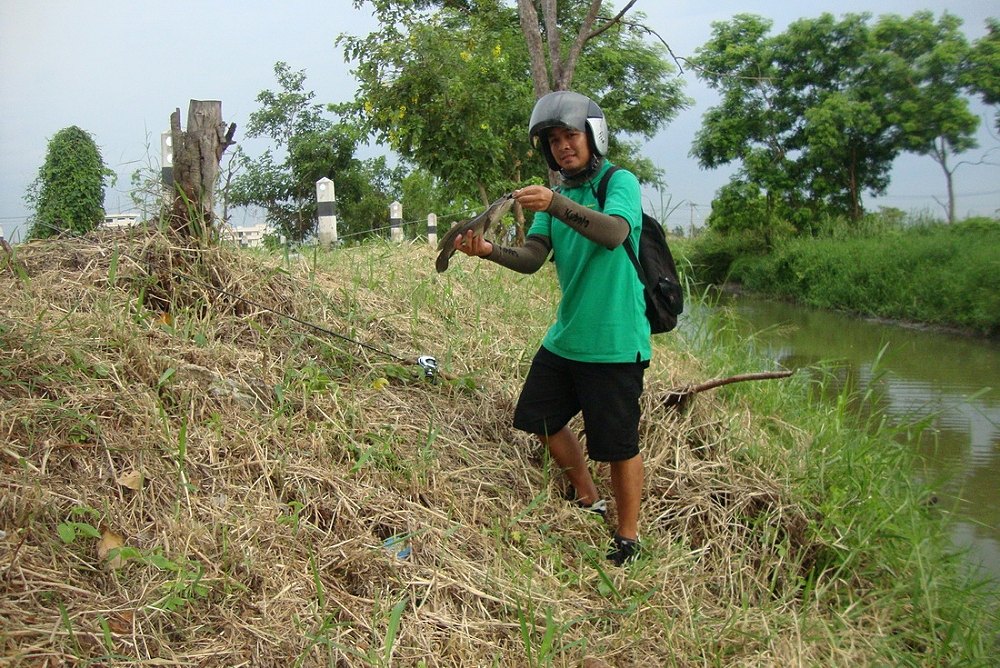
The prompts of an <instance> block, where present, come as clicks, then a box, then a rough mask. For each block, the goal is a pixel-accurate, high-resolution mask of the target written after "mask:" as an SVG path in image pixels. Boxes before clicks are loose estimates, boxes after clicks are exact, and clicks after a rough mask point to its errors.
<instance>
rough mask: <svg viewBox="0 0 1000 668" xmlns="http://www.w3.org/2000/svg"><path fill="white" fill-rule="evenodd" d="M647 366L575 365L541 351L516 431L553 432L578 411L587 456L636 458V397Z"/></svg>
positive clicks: (606, 459)
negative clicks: (582, 425)
mask: <svg viewBox="0 0 1000 668" xmlns="http://www.w3.org/2000/svg"><path fill="white" fill-rule="evenodd" d="M647 366H649V362H625V363H603V362H601V363H598V362H575V361H573V360H568V359H566V358H564V357H560V356H559V355H555V354H553V353H551V352H549V351H548V350H546V349H545V348H539V349H538V352H537V353H536V354H535V359H534V360H532V362H531V369H530V370H529V371H528V377H527V379H525V381H524V387H523V388H522V389H521V397H520V398H519V399H518V401H517V408H516V409H515V410H514V427H515V428H516V429H520V430H521V431H526V432H528V433H531V434H539V435H542V436H544V435H546V434H554V433H556V432H557V431H559V430H560V429H562V428H563V427H565V426H566V424H568V423H569V421H570V420H571V419H572V418H573V416H575V415H576V414H577V413H579V412H580V411H583V424H584V429H586V432H587V453H588V454H589V455H590V458H591V459H593V460H596V461H599V462H616V461H623V460H626V459H631V458H632V457H635V456H636V455H638V454H639V414H640V408H639V397H640V396H642V379H643V375H644V374H645V371H646V367H647Z"/></svg>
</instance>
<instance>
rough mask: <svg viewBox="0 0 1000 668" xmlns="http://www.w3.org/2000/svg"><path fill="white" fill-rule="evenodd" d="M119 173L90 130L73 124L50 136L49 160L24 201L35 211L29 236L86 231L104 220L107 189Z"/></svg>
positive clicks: (30, 187) (36, 236)
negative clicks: (110, 166)
mask: <svg viewBox="0 0 1000 668" xmlns="http://www.w3.org/2000/svg"><path fill="white" fill-rule="evenodd" d="M114 177H115V174H114V172H112V171H111V170H110V169H108V168H107V167H105V166H104V160H103V159H102V158H101V152H100V150H99V149H98V148H97V144H95V143H94V140H93V138H92V137H91V136H90V134H89V133H88V132H86V131H84V130H81V129H80V128H78V127H77V126H75V125H73V126H70V127H68V128H63V129H62V130H60V131H59V132H57V133H56V134H55V135H54V136H53V137H52V139H50V140H49V144H48V149H47V151H46V154H45V163H44V164H43V165H42V166H41V168H40V169H39V170H38V176H37V177H36V178H35V180H34V181H33V182H32V184H31V185H30V186H29V187H28V192H27V193H26V194H25V196H24V201H25V202H26V203H27V204H28V206H29V207H31V208H32V209H33V211H34V215H33V216H32V220H31V230H30V232H29V234H28V236H29V238H46V237H51V236H54V235H57V234H59V233H60V232H63V231H67V232H72V233H74V234H85V233H87V232H89V231H90V230H92V229H94V228H95V227H97V226H98V225H99V224H100V223H101V222H102V221H103V220H104V189H105V186H106V185H107V184H108V181H109V180H110V182H111V184H112V185H113V184H114Z"/></svg>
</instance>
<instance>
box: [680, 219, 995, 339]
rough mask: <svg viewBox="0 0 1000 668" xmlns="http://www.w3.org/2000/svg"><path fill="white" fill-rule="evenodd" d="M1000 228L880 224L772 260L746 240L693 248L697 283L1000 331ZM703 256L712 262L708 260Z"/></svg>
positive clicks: (801, 244)
mask: <svg viewBox="0 0 1000 668" xmlns="http://www.w3.org/2000/svg"><path fill="white" fill-rule="evenodd" d="M998 249H1000V221H996V220H993V219H989V218H975V219H970V220H968V221H965V222H963V223H960V224H957V225H951V226H949V225H944V224H929V225H928V224H925V225H918V226H914V227H909V228H898V227H886V228H884V229H881V230H880V229H879V228H878V225H871V226H868V227H867V228H866V233H863V234H862V233H859V234H858V235H857V236H855V237H853V238H851V237H842V236H839V235H838V236H837V237H833V236H831V237H826V238H822V239H802V238H798V239H794V240H786V241H784V242H781V243H780V244H779V245H778V246H777V247H776V248H774V249H773V250H772V251H771V252H770V253H760V252H754V250H753V249H752V247H751V245H750V244H747V243H746V242H745V240H741V239H728V240H727V239H706V240H705V241H704V242H702V241H700V240H699V242H698V243H697V244H696V245H695V247H694V248H692V249H691V257H692V258H694V259H692V264H693V265H695V266H696V267H698V268H701V267H702V266H703V265H706V264H708V261H711V262H714V264H708V266H709V267H710V271H706V272H704V273H702V272H698V271H696V272H695V277H696V278H697V279H698V280H699V281H709V282H718V278H719V277H720V276H722V277H724V278H728V280H732V281H736V282H738V283H741V284H742V285H743V286H744V287H745V288H747V289H749V290H752V291H754V292H758V293H761V294H767V295H773V296H776V297H782V298H791V299H795V300H796V301H800V302H802V303H806V304H809V305H811V306H817V307H820V308H831V309H840V310H847V311H853V312H857V313H863V314H866V315H874V316H880V317H887V318H894V319H900V320H910V321H917V322H924V323H929V324H936V325H950V326H957V327H961V328H965V329H970V330H973V331H976V332H979V333H981V334H985V335H995V334H997V333H1000V252H998ZM706 258H707V260H706Z"/></svg>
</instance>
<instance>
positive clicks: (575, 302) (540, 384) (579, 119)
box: [455, 91, 651, 565]
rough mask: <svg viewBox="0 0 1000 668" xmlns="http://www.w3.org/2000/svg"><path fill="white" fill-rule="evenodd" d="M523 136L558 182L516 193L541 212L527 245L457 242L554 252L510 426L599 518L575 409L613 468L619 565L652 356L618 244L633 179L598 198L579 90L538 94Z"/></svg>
mask: <svg viewBox="0 0 1000 668" xmlns="http://www.w3.org/2000/svg"><path fill="white" fill-rule="evenodd" d="M528 134H529V138H530V139H531V142H532V143H533V144H534V146H535V147H536V148H538V149H539V150H540V151H541V153H542V154H543V156H544V157H545V159H546V162H547V163H548V165H549V167H550V168H551V169H553V170H554V171H558V172H559V174H560V176H561V179H562V185H561V187H560V188H559V189H558V191H553V190H551V189H549V188H547V187H545V186H527V187H525V188H521V189H520V190H516V191H514V197H515V198H516V199H517V201H518V202H519V203H520V204H521V206H522V207H524V208H525V209H528V210H529V211H534V212H536V214H535V217H534V221H533V223H532V225H531V228H530V229H529V230H528V234H527V237H526V240H525V243H524V245H523V246H521V247H520V248H507V247H502V246H500V245H498V244H494V243H492V242H490V241H488V240H486V239H483V238H482V236H477V235H475V233H474V232H472V231H470V232H468V233H467V234H466V235H465V236H464V237H459V238H457V239H456V240H455V247H456V249H458V250H460V251H462V252H464V253H466V254H467V255H473V256H478V257H484V258H486V259H489V260H492V261H493V262H496V263H497V264H500V265H502V266H504V267H507V268H509V269H513V270H515V271H519V272H522V273H532V272H535V271H537V270H538V269H539V268H540V267H541V266H542V265H543V264H544V263H545V260H546V258H547V257H548V255H549V252H550V251H551V252H552V253H553V260H554V262H555V266H556V273H557V275H558V278H559V286H560V288H561V290H562V298H561V299H560V302H559V309H558V312H557V316H556V322H555V323H554V324H553V325H552V327H551V328H550V329H549V330H548V332H547V333H546V335H545V337H544V339H543V341H542V345H541V348H540V349H539V350H538V353H537V354H536V355H535V358H534V360H533V361H532V364H531V369H530V371H529V372H528V377H527V379H526V380H525V384H524V387H523V389H522V391H521V396H520V398H519V400H518V404H517V408H516V410H515V412H514V426H515V427H516V428H518V429H520V430H523V431H527V432H529V433H532V434H535V435H536V436H537V437H538V439H539V440H540V441H541V442H542V443H544V444H545V445H546V447H547V448H548V450H549V453H550V454H551V456H552V458H553V460H555V462H556V463H557V464H558V465H559V466H560V467H561V468H562V469H563V470H564V471H565V472H566V475H567V477H568V478H569V481H570V483H571V484H572V486H573V492H574V493H575V498H576V500H577V503H578V504H579V505H580V506H581V507H582V508H585V509H587V510H591V511H592V512H597V513H600V514H601V515H603V514H604V512H605V510H606V503H605V502H604V501H603V500H602V499H601V498H600V494H599V492H598V490H597V487H596V485H595V484H594V480H593V477H592V476H591V474H590V470H589V468H588V466H587V462H586V459H585V456H584V452H583V448H582V447H581V444H580V442H579V440H578V439H577V437H576V435H575V434H574V433H573V432H572V431H571V430H570V429H569V427H568V426H567V424H568V423H569V421H570V419H571V418H572V417H573V416H575V415H576V414H577V413H580V412H581V411H582V413H583V421H584V427H585V430H586V434H587V452H588V454H589V456H590V458H591V459H594V460H596V461H601V462H608V463H609V464H610V466H611V482H612V487H613V490H612V491H613V494H614V499H615V503H616V505H617V509H618V526H617V530H616V531H615V533H614V536H613V539H612V547H611V550H610V551H609V552H608V555H607V556H608V559H610V560H611V561H612V562H614V563H615V564H618V565H621V564H623V563H625V562H627V561H630V560H631V559H633V558H634V557H635V556H636V555H637V554H638V551H639V527H638V524H639V505H640V500H641V497H642V485H643V463H642V455H641V454H640V453H639V415H640V409H639V397H640V396H641V394H642V385H643V375H644V372H645V369H646V367H647V366H648V365H649V358H650V355H651V346H650V341H649V337H650V329H649V322H648V321H647V320H646V316H645V301H644V297H643V292H642V284H641V283H640V281H639V278H638V275H637V274H636V270H635V267H634V266H633V264H632V263H631V261H630V260H629V257H628V254H627V253H626V251H625V248H624V247H623V246H622V244H623V242H625V240H626V239H631V243H632V245H633V248H638V247H639V234H640V231H641V228H642V201H641V196H640V192H639V181H638V179H636V177H635V175H633V174H632V173H631V172H628V171H626V170H623V169H619V170H618V171H617V172H616V173H615V174H614V176H613V177H612V178H611V180H610V182H609V183H608V189H607V196H606V199H605V203H604V208H603V210H601V208H600V207H599V206H598V202H597V187H598V184H599V183H600V181H601V177H602V176H603V175H604V173H605V172H606V171H607V170H608V169H610V168H611V164H610V163H609V162H607V161H606V160H605V159H604V155H605V153H606V152H607V149H608V127H607V122H606V120H605V117H604V113H603V112H602V111H601V109H600V107H599V106H598V105H597V104H596V103H594V102H593V101H592V100H591V99H589V98H588V97H586V96H584V95H580V94H579V93H574V92H570V91H559V92H555V93H550V94H548V95H546V96H544V97H542V98H541V99H540V100H538V102H537V103H536V104H535V108H534V110H533V111H532V113H531V120H530V121H529V124H528Z"/></svg>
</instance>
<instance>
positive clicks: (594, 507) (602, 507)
mask: <svg viewBox="0 0 1000 668" xmlns="http://www.w3.org/2000/svg"><path fill="white" fill-rule="evenodd" d="M576 506H577V508H579V509H580V510H586V511H587V512H588V513H594V514H595V515H600V516H601V517H605V518H606V517H607V516H608V502H607V501H605V500H604V499H598V500H597V501H594V502H593V503H591V504H589V505H588V504H586V503H584V502H583V501H577V502H576Z"/></svg>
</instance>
